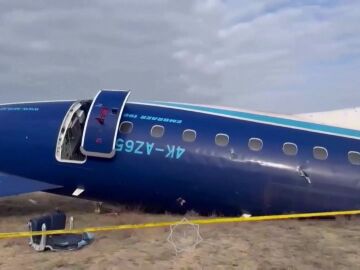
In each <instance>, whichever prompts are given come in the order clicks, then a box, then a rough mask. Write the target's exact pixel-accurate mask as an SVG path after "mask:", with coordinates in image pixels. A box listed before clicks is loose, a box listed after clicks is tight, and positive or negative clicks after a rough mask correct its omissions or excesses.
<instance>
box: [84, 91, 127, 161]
mask: <svg viewBox="0 0 360 270" xmlns="http://www.w3.org/2000/svg"><path fill="white" fill-rule="evenodd" d="M129 95H130V91H123V90H101V91H100V92H99V93H98V94H97V96H96V97H95V99H94V100H93V102H92V104H91V107H90V111H89V113H88V116H87V119H86V123H85V128H84V133H83V137H82V143H81V152H82V153H83V154H84V155H85V156H91V157H99V158H113V157H114V156H115V153H116V151H115V144H116V138H117V133H118V129H119V124H120V120H121V115H122V113H123V110H124V107H125V103H126V101H127V99H128V97H129Z"/></svg>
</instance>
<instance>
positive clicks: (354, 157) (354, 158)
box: [348, 151, 360, 165]
mask: <svg viewBox="0 0 360 270" xmlns="http://www.w3.org/2000/svg"><path fill="white" fill-rule="evenodd" d="M348 159H349V162H350V163H351V164H353V165H360V153H359V152H355V151H350V152H349V153H348Z"/></svg>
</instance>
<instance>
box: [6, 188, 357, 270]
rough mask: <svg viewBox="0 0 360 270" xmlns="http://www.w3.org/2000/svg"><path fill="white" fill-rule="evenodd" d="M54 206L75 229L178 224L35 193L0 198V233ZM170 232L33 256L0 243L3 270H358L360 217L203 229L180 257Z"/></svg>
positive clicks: (108, 236) (19, 243)
mask: <svg viewBox="0 0 360 270" xmlns="http://www.w3.org/2000/svg"><path fill="white" fill-rule="evenodd" d="M54 208H60V209H62V210H64V211H65V212H66V213H68V215H73V216H74V217H75V227H76V228H81V227H91V226H102V225H119V224H129V223H145V222H155V221H170V220H181V219H182V218H183V217H182V216H174V215H150V214H144V213H142V212H141V211H139V210H126V209H120V208H116V212H118V213H117V214H114V213H107V214H101V215H99V214H95V213H94V203H93V202H88V201H82V200H75V199H71V198H64V197H59V196H54V195H48V194H43V193H35V194H31V195H27V196H19V197H15V198H9V199H1V200H0V232H10V231H24V230H26V226H25V224H26V222H27V220H28V219H29V218H30V217H34V216H37V215H39V214H40V215H41V214H43V213H45V212H48V211H51V210H53V209H54ZM191 218H196V217H194V216H192V215H190V216H188V219H191ZM169 233H170V228H162V229H145V230H139V231H121V232H119V231H118V232H103V233H96V235H95V237H96V239H95V241H94V243H93V244H92V245H90V246H88V247H86V248H84V249H83V250H80V251H76V252H44V253H37V252H35V251H34V250H32V249H31V248H30V247H29V246H28V245H27V242H28V239H13V240H0V269H1V270H6V269H47V270H48V269H360V256H359V249H360V217H353V218H352V219H351V220H348V219H345V218H339V219H336V220H334V219H333V220H290V221H273V222H259V223H241V224H227V225H202V226H201V227H200V234H201V236H202V238H203V241H202V242H201V243H199V244H198V245H197V247H196V248H194V249H188V250H186V251H184V252H182V253H180V254H176V252H175V249H174V247H173V246H172V245H171V243H169V242H168V241H167V238H168V236H169ZM181 233H182V232H181ZM184 236H185V233H184Z"/></svg>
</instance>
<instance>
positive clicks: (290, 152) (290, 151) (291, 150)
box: [283, 142, 298, 156]
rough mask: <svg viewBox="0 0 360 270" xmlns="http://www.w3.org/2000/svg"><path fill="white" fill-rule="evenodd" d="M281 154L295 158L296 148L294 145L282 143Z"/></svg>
mask: <svg viewBox="0 0 360 270" xmlns="http://www.w3.org/2000/svg"><path fill="white" fill-rule="evenodd" d="M283 152H284V154H285V155H287V156H296V155H297V152H298V147H297V145H296V144H295V143H290V142H287V143H284V145H283Z"/></svg>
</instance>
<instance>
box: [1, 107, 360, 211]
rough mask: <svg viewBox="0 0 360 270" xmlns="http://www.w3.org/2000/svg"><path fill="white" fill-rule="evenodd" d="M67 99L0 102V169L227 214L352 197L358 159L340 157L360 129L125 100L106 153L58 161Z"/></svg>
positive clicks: (159, 205)
mask: <svg viewBox="0 0 360 270" xmlns="http://www.w3.org/2000/svg"><path fill="white" fill-rule="evenodd" d="M72 104H73V102H70V101H69V102H43V103H29V104H11V105H1V106H0V122H1V125H0V171H1V172H4V173H7V174H12V175H18V176H22V177H25V178H29V179H34V180H39V181H43V182H47V183H51V184H56V185H59V186H63V188H60V189H56V190H53V191H51V192H54V193H58V194H62V195H71V194H72V193H73V192H74V190H75V189H77V188H78V187H82V188H84V190H85V191H84V192H83V193H82V194H81V196H80V197H81V198H86V199H92V200H97V201H106V202H116V203H122V204H132V205H140V206H141V207H143V208H145V209H147V210H157V211H164V210H166V211H177V212H179V211H180V212H182V211H188V210H194V211H197V212H199V213H201V214H210V213H214V212H217V213H222V214H226V215H231V214H240V213H243V212H250V213H251V214H276V213H284V212H313V211H315V212H317V211H335V210H353V209H359V207H360V166H356V165H353V164H350V163H349V161H348V158H347V157H348V152H349V151H359V150H360V141H359V140H360V137H359V139H357V138H354V137H350V136H345V135H344V136H342V135H341V134H340V135H334V134H327V133H326V132H324V131H321V130H320V131H319V130H315V131H312V130H306V129H304V128H296V127H289V126H286V125H281V124H279V123H274V124H271V123H270V124H269V123H264V122H262V121H251V120H247V119H241V118H240V117H236V115H235V116H231V115H226V112H223V113H224V114H223V115H222V114H221V113H219V112H218V111H217V112H216V114H215V112H209V111H208V112H206V111H203V112H201V111H199V108H196V110H195V109H194V108H195V106H194V108H193V109H189V108H187V107H186V106H183V107H181V106H178V107H176V106H175V105H173V104H169V105H168V106H164V105H157V104H155V103H149V104H140V103H127V104H126V106H125V108H124V111H123V115H122V121H129V122H131V123H132V124H133V130H132V132H131V133H130V134H121V133H118V137H117V140H116V155H115V157H114V158H112V159H103V158H95V157H87V160H86V162H85V163H83V164H74V163H64V162H59V161H58V160H57V159H56V158H55V149H56V143H57V140H58V135H59V131H60V127H61V125H62V122H63V120H64V117H65V115H66V113H67V112H68V110H69V108H70V106H71V105H72ZM300 124H301V123H300ZM154 125H161V126H163V127H164V128H165V132H164V135H163V136H162V137H161V138H155V137H153V136H151V134H150V131H151V129H152V127H153V126H154ZM186 129H191V130H194V131H196V135H197V136H196V140H195V141H194V142H185V141H184V140H183V138H182V135H183V132H184V130H186ZM349 132H350V131H349ZM219 133H221V134H227V135H228V136H229V144H228V145H226V146H224V147H223V146H219V145H217V144H216V143H215V136H216V134H219ZM250 138H261V140H262V142H263V147H262V149H261V150H260V151H252V150H251V149H249V146H248V142H249V139H250ZM285 142H292V143H294V144H296V145H297V146H298V153H297V154H296V155H294V156H290V155H285V154H284V153H283V151H282V147H283V144H284V143H285ZM314 146H322V147H325V148H326V149H327V151H328V158H327V159H326V160H318V159H315V158H314V157H313V148H314Z"/></svg>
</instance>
